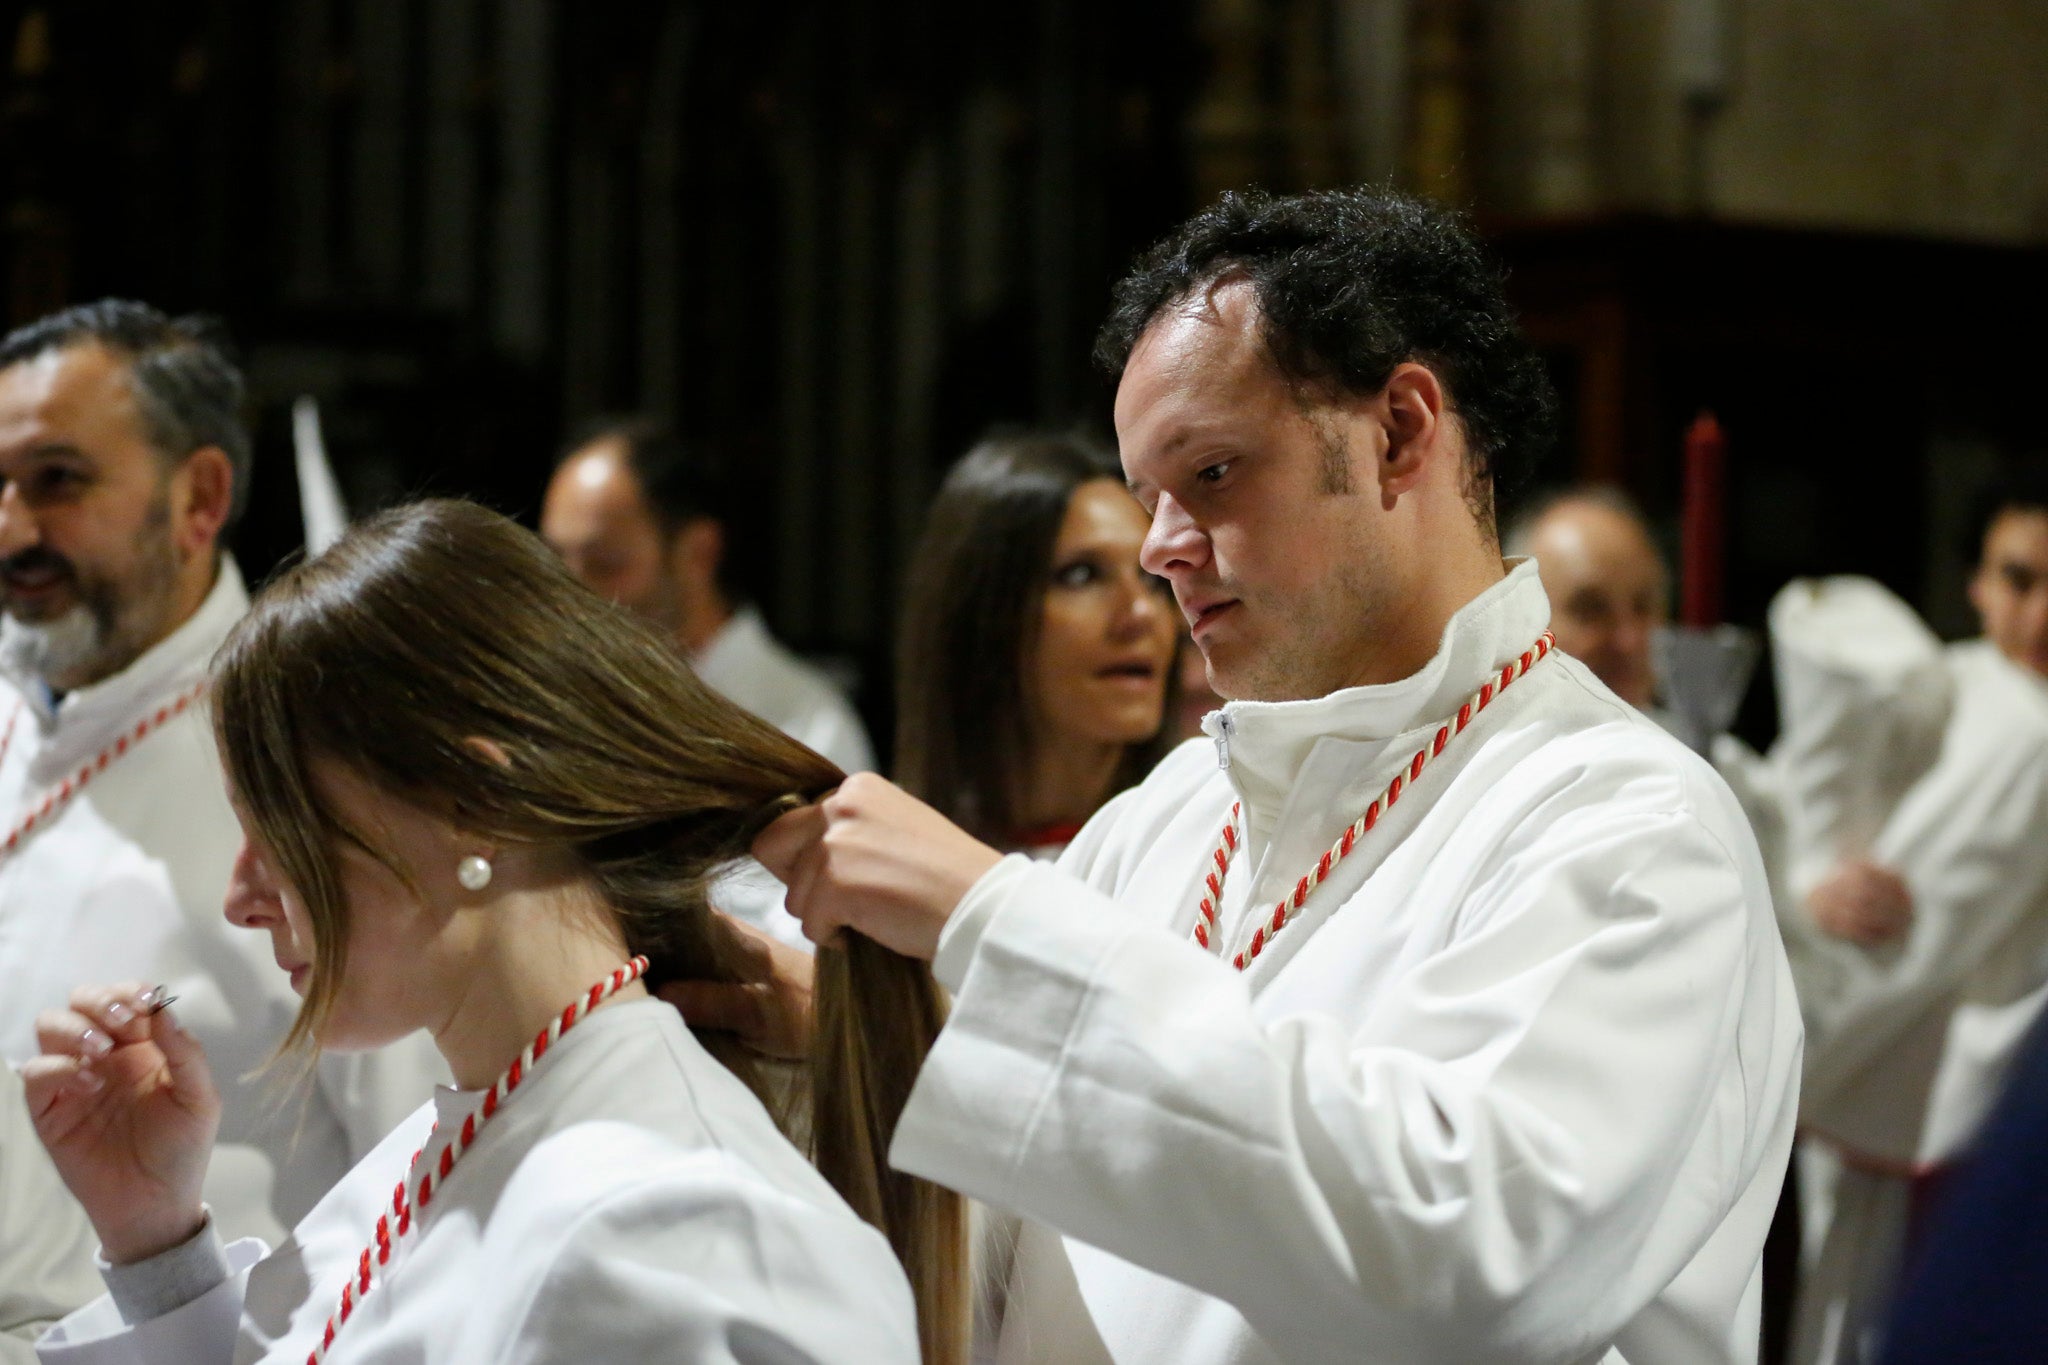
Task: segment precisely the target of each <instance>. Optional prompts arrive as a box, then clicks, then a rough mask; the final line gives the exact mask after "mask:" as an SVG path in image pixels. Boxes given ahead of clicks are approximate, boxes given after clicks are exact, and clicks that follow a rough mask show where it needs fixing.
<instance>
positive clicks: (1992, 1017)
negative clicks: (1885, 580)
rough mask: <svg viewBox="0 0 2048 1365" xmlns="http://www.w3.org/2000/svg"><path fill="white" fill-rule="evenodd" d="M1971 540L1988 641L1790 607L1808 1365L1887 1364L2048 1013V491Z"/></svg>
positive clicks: (1900, 613) (2022, 497)
mask: <svg viewBox="0 0 2048 1365" xmlns="http://www.w3.org/2000/svg"><path fill="white" fill-rule="evenodd" d="M1976 529H1977V532H1978V534H1977V536H1976V538H1975V548H1976V550H1977V552H1978V563H1977V567H1976V570H1975V572H1974V575H1973V577H1972V578H1971V580H1970V589H1969V591H1970V600H1971V603H1972V604H1973V606H1974V607H1975V608H1976V611H1977V613H1978V616H1979V618H1980V620H1981V621H1982V624H1983V630H1984V634H1983V637H1982V638H1981V639H1977V640H1972V641H1968V642H1965V643H1962V644H1957V645H1951V646H1947V647H1945V648H1944V647H1941V646H1940V645H1939V644H1938V643H1937V642H1936V640H1935V638H1934V636H1933V635H1932V633H1931V632H1930V631H1928V630H1927V628H1926V627H1925V626H1924V625H1922V624H1921V623H1920V622H1919V621H1918V620H1917V618H1916V617H1914V616H1913V614H1912V613H1911V611H1910V610H1909V609H1908V608H1907V607H1906V606H1905V604H1904V603H1901V602H1899V601H1897V599H1895V598H1892V597H1890V595H1889V594H1887V593H1885V592H1884V590H1883V589H1881V588H1879V587H1878V586H1877V585H1876V584H1874V583H1870V582H1868V581H1867V580H1860V579H1831V580H1821V581H1819V582H1801V583H1795V584H1793V585H1792V586H1791V587H1789V588H1787V589H1786V590H1785V592H1784V593H1782V594H1781V595H1780V598H1779V600H1778V601H1777V602H1776V603H1774V605H1773V608H1772V633H1773V643H1774V646H1775V654H1776V657H1777V661H1778V669H1779V675H1780V693H1781V703H1782V705H1783V709H1784V733H1783V737H1782V738H1781V740H1780V743H1779V745H1778V746H1777V748H1776V749H1774V751H1773V758H1774V760H1775V761H1776V763H1777V765H1778V767H1779V769H1780V772H1781V775H1782V779H1783V783H1784V789H1785V792H1786V795H1787V812H1788V815H1789V817H1790V820H1791V828H1792V832H1793V838H1792V872H1791V874H1790V875H1791V879H1792V882H1793V890H1794V893H1795V894H1797V895H1799V896H1800V897H1801V900H1802V903H1803V904H1804V905H1805V907H1806V908H1807V911H1808V918H1809V920H1810V924H1811V929H1810V930H1809V932H1808V934H1807V936H1806V941H1805V942H1803V943H1794V944H1793V946H1794V948H1795V960H1803V961H1804V962H1805V963H1807V964H1808V965H1807V966H1805V967H1803V968H1802V991H1803V993H1804V994H1803V999H1802V1004H1803V1006H1804V1008H1805V1011H1806V1016H1807V1020H1808V1029H1809V1036H1810V1043H1809V1048H1808V1054H1807V1066H1806V1075H1805V1095H1804V1099H1803V1103H1802V1126H1803V1133H1804V1135H1805V1141H1804V1142H1803V1143H1802V1146H1801V1151H1802V1158H1801V1168H1800V1169H1801V1177H1802V1181H1803V1183H1804V1184H1805V1185H1806V1186H1807V1188H1808V1197H1807V1200H1806V1222H1807V1262H1808V1268H1807V1275H1806V1283H1805V1286H1804V1288H1803V1290H1802V1297H1801V1303H1800V1307H1799V1313H1798V1324H1797V1334H1796V1339H1795V1343H1794V1353H1793V1359H1794V1360H1796V1361H1798V1362H1801V1365H1814V1363H1819V1365H1861V1362H1866V1361H1869V1360H1872V1359H1874V1357H1875V1352H1876V1350H1877V1349H1878V1347H1879V1346H1880V1344H1881V1343H1879V1342H1878V1341H1877V1340H1876V1337H1877V1332H1878V1329H1879V1327H1880V1326H1881V1324H1882V1323H1883V1321H1884V1320H1885V1318H1886V1316H1887V1314H1888V1312H1889V1308H1890V1297H1891V1294H1892V1291H1893V1286H1894V1284H1895V1283H1896V1278H1897V1275H1898V1271H1899V1267H1900V1264H1901V1262H1902V1259H1903V1258H1904V1257H1906V1256H1907V1255H1909V1254H1910V1249H1911V1244H1912V1238H1913V1236H1914V1229H1915V1228H1916V1226H1917V1224H1918V1221H1919V1219H1920V1216H1921V1215H1922V1214H1923V1213H1924V1212H1925V1209H1926V1206H1927V1203H1928V1201H1929V1200H1930V1199H1933V1198H1937V1197H1938V1196H1939V1191H1940V1188H1941V1184H1942V1181H1943V1179H1944V1177H1945V1174H1946V1172H1947V1170H1948V1169H1949V1167H1950V1166H1951V1165H1952V1163H1954V1162H1955V1161H1956V1160H1958V1159H1959V1158H1961V1157H1964V1156H1966V1155H1967V1153H1968V1150H1969V1147H1970V1144H1971V1143H1972V1141H1973V1140H1974V1138H1975V1136H1976V1134H1977V1132H1978V1129H1979V1127H1980V1125H1981V1124H1982V1122H1983V1120H1984V1116H1985V1115H1986V1113H1987V1112H1988V1111H1989V1110H1990V1108H1991V1106H1992V1104H1993V1103H1994V1102H1995V1101H1996V1099H1997V1097H1998V1094H1999V1092H2000V1089H2001V1087H2002V1084H2003V1081H2004V1077H2005V1074H2006V1071H2007V1068H2008V1067H2009V1066H2010V1064H2011V1062H2012V1059H2013V1057H2014V1055H2015V1053H2016V1052H2017V1050H2018V1048H2019V1047H2020V1045H2021V1043H2022V1041H2023V1039H2024V1038H2025V1037H2026V1036H2027V1033H2028V1030H2029V1029H2030V1028H2031V1027H2032V1025H2033V1024H2034V1023H2035V1021H2036V1020H2037V1019H2038V1018H2039V1016H2040V1014H2041V1009H2042V1005H2043V1003H2044V1001H2048V857H2044V855H2043V851H2042V850H2043V843H2042V835H2041V832H2042V830H2043V829H2044V828H2048V478H2043V477H2042V475H2041V474H2040V473H2039V472H2023V473H2022V474H2020V475H2019V476H2017V477H2015V478H2012V479H2009V480H2006V481H2003V482H2001V483H2000V484H1998V485H1997V486H1995V487H1994V488H1993V489H1992V490H1991V491H1990V493H1989V494H1988V495H1987V497H1986V499H1985V502H1984V511H1983V514H1982V515H1981V516H1980V518H1979V519H1978V521H1977V522H1976ZM1792 937H1793V935H1792V934H1791V933H1790V932H1789V931H1788V940H1789V939H1791V938H1792Z"/></svg>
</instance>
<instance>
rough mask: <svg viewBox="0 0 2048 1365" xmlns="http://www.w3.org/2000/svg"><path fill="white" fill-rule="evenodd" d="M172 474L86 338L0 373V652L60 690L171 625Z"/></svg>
mask: <svg viewBox="0 0 2048 1365" xmlns="http://www.w3.org/2000/svg"><path fill="white" fill-rule="evenodd" d="M171 482H172V473H171V471H170V469H169V468H168V466H167V463H166V461H165V460H164V458H163V457H162V455H160V454H159V453H158V451H157V450H156V448H155V447H154V446H152V445H151V444H150V442H149V439H148V437H147V436H146V435H145V434H144V429H143V425H142V421H141V418H140V415H139V414H138V413H137V411H136V407H135V396H134V394H133V392H132V391H131V389H130V385H129V374H128V366H127V363H126V362H125V361H124V360H122V359H121V358H120V357H119V356H117V355H115V354H114V353H113V352H111V351H109V350H107V349H106V348H105V347H103V346H101V345H99V344H98V343H97V342H85V343H81V344H79V345H75V346H68V347H65V348H63V349H61V350H56V351H49V352H45V353H44V354H42V355H40V356H36V357H34V358H32V359H29V360H24V361H22V362H20V363H19V364H16V365H11V366H9V367H8V368H6V369H5V370H0V612H4V614H5V618H6V619H5V624H4V627H0V652H4V653H5V654H6V656H7V658H8V660H9V662H10V663H11V664H12V665H13V666H14V667H16V668H17V669H18V670H21V671H25V672H28V673H30V674H32V675H35V676H38V677H41V678H42V679H43V680H44V681H45V682H47V683H48V684H49V685H50V686H51V687H52V688H54V689H56V690H58V691H69V690H71V689H73V688H77V687H83V686H86V685H87V684H90V683H94V682H98V681H99V680H100V679H102V678H105V677H109V676H111V675H112V674H114V673H118V672H120V671H121V670H122V669H124V668H126V667H127V666H128V665H129V664H131V663H133V662H134V661H135V659H136V658H137V657H138V656H139V655H140V654H141V653H142V652H143V651H144V650H146V649H148V648H149V647H150V646H151V645H153V644H155V643H156V642H157V641H158V640H161V639H162V638H163V637H164V636H165V635H167V634H168V633H169V632H170V631H171V629H173V628H174V626H175V624H176V623H175V622H174V621H173V620H172V617H173V615H174V613H175V612H176V610H177V601H178V578H179V570H180V567H181V565H182V564H183V562H184V560H183V556H182V555H181V553H180V551H179V549H178V547H177V542H176V539H175V537H174V534H173V527H172V525H171V521H172V512H171Z"/></svg>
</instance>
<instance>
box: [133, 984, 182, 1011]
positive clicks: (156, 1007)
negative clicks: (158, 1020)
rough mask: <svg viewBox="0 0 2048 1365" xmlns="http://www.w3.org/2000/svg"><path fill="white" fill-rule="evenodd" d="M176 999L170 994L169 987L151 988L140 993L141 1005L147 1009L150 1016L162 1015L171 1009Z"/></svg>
mask: <svg viewBox="0 0 2048 1365" xmlns="http://www.w3.org/2000/svg"><path fill="white" fill-rule="evenodd" d="M177 998H178V997H177V996H175V995H172V994H171V990H170V987H168V986H151V987H150V988H149V989H148V990H146V991H144V992H143V993H142V1000H143V1003H144V1004H145V1005H146V1006H147V1007H148V1012H149V1013H151V1014H162V1013H163V1012H164V1011H165V1010H167V1009H169V1008H170V1007H171V1004H172V1002H173V1001H175V1000H176V999H177Z"/></svg>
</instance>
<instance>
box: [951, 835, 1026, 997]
mask: <svg viewBox="0 0 2048 1365" xmlns="http://www.w3.org/2000/svg"><path fill="white" fill-rule="evenodd" d="M1031 865H1032V859H1030V858H1029V857H1027V856H1025V855H1024V854H1022V853H1011V854H1007V855H1005V856H1004V858H1003V860H1002V861H1001V862H999V863H997V864H996V865H995V866H994V867H992V868H990V869H989V870H988V871H986V872H984V873H982V874H981V876H980V878H979V879H977V880H976V881H975V883H974V885H973V886H970V887H968V888H967V894H966V895H964V896H962V897H961V898H960V903H959V904H958V905H956V906H954V907H953V913H952V914H950V915H948V916H947V917H946V923H945V927H944V928H942V929H940V930H939V944H938V951H937V952H935V953H934V954H933V955H932V975H933V976H935V977H937V978H938V980H939V984H940V985H941V986H944V987H945V988H946V989H947V990H949V991H952V992H954V993H955V994H958V993H959V990H960V986H961V983H963V982H964V981H966V979H967V964H968V963H970V962H972V961H973V960H974V952H975V949H977V948H979V947H980V946H981V936H982V935H983V934H984V933H986V932H987V931H988V922H989V919H990V918H991V917H992V916H993V915H994V914H995V912H996V907H997V906H999V905H1001V904H1002V902H1003V897H1004V895H1005V894H1006V893H1007V892H1008V890H1009V889H1010V888H1011V887H1012V886H1014V885H1015V884H1016V881H1017V879H1018V878H1019V877H1021V876H1022V875H1023V874H1024V872H1025V871H1026V870H1027V869H1028V868H1030V867H1031Z"/></svg>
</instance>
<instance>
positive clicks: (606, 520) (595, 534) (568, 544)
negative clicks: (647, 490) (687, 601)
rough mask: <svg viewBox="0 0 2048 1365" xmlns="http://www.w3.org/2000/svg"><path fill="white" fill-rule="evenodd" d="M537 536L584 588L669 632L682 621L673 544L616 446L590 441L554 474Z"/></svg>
mask: <svg viewBox="0 0 2048 1365" xmlns="http://www.w3.org/2000/svg"><path fill="white" fill-rule="evenodd" d="M540 533H541V536H542V538H543V539H545V540H546V541H547V542H548V544H550V545H552V546H554V548H555V553H557V554H559V555H561V556H562V561H563V562H564V563H565V564H567V565H568V566H569V572H571V573H573V574H575V575H576V577H578V578H579V579H581V580H583V583H584V585H585V586H586V587H588V588H590V589H591V590H592V591H594V592H596V593H599V594H600V595H602V596H605V597H609V598H610V599H611V600H612V601H614V602H617V603H618V604H619V605H620V606H622V607H625V608H627V609H628V610H631V611H634V612H637V613H639V614H640V615H641V616H644V617H646V618H647V619H648V620H649V621H652V622H653V623H654V624H655V625H656V626H658V627H660V628H661V629H663V630H666V631H670V632H673V631H674V630H675V629H676V628H677V626H678V624H679V622H680V615H681V600H682V594H681V591H680V588H679V585H678V583H677V579H676V565H675V562H674V560H675V556H674V554H673V550H674V546H673V543H672V542H673V538H672V537H670V536H667V535H664V534H663V531H662V526H661V523H660V521H659V519H657V518H656V517H655V515H654V512H653V510H652V509H651V508H649V507H648V505H647V499H646V497H645V495H644V494H643V493H642V492H641V489H640V480H639V478H638V477H637V476H635V475H634V473H633V470H632V467H631V466H630V465H629V464H627V463H626V459H625V454H624V452H623V451H622V450H621V449H620V448H619V444H618V442H616V441H612V440H603V441H596V442H593V443H592V444H590V445H588V446H585V447H584V448H583V449H581V450H579V451H577V452H576V453H574V454H573V455H571V456H570V457H569V458H568V459H567V460H565V461H563V462H562V467H561V468H560V469H558V470H556V471H555V477H554V479H553V480H552V481H550V482H549V484H548V492H547V499H546V501H545V502H544V503H543V504H542V506H541V514H540Z"/></svg>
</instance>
